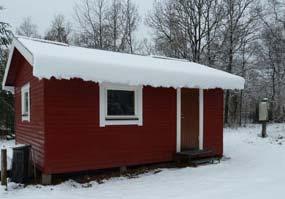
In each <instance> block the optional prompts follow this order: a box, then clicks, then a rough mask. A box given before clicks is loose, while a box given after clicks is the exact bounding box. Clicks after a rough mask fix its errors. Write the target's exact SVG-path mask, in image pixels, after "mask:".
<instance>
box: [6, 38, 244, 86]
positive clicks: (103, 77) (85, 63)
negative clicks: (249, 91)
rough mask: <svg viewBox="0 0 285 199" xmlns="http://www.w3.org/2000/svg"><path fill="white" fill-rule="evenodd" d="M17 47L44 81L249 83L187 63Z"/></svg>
mask: <svg viewBox="0 0 285 199" xmlns="http://www.w3.org/2000/svg"><path fill="white" fill-rule="evenodd" d="M14 47H15V48H17V49H18V50H19V51H20V53H21V54H22V55H23V56H24V57H25V58H26V59H27V61H28V62H29V63H30V64H31V65H32V66H33V75H34V76H35V77H38V78H40V79H41V78H46V79H50V78H51V77H55V78H57V79H71V78H82V79H83V80H85V81H94V82H99V83H101V82H110V83H119V84H128V85H150V86H154V87H174V88H182V87H188V88H202V89H208V88H222V89H243V88H244V82H245V80H244V79H243V78H242V77H239V76H236V75H232V74H229V73H226V72H224V71H220V70H217V69H213V68H210V67H207V66H204V65H201V64H197V63H194V62H188V61H185V60H182V61H180V60H177V59H168V58H165V57H154V56H141V55H132V54H125V53H118V52H110V51H104V50H97V49H89V48H82V47H75V46H69V45H66V44H62V43H58V42H50V41H45V40H38V39H32V38H24V37H18V38H16V39H14V42H13V47H12V48H13V49H14ZM12 51H13V50H12ZM12 53H13V52H11V54H12ZM11 54H10V59H11V56H12V55H11ZM10 61H11V60H10ZM10 61H9V62H8V67H6V71H5V76H4V81H3V85H4V86H5V81H6V78H7V74H8V70H9V64H10Z"/></svg>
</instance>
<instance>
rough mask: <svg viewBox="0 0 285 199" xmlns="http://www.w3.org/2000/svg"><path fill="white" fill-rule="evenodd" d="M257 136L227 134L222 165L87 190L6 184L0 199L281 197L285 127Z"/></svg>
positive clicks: (254, 129) (251, 131)
mask: <svg viewBox="0 0 285 199" xmlns="http://www.w3.org/2000/svg"><path fill="white" fill-rule="evenodd" d="M260 131H261V129H260V128H259V126H251V127H247V128H239V129H226V130H225V136H224V138H225V139H224V145H225V155H226V156H228V157H231V159H230V160H227V161H222V162H221V164H217V165H208V166H201V167H198V168H183V169H163V171H162V172H160V173H157V174H151V173H149V174H143V175H141V176H140V177H139V178H133V179H126V178H113V179H111V180H108V181H106V182H105V183H103V184H97V183H96V182H91V185H92V186H91V187H88V188H84V187H83V186H84V185H81V184H78V183H76V182H73V181H67V182H65V183H62V184H60V185H57V186H46V187H43V186H28V187H26V188H17V189H16V188H15V185H14V184H11V183H10V185H9V191H8V192H5V191H4V188H3V187H1V188H0V198H9V199H13V198H21V199H30V198H37V199H44V198H60V199H65V198H66V199H75V198H76V199H77V198H87V199H88V198H92V199H93V198H104V199H108V198H116V199H117V198H124V199H129V198H131V199H140V198H141V199H145V198H163V199H168V198H169V199H170V198H171V199H172V198H177V199H180V198H181V199H182V198H185V199H186V198H193V199H208V198H211V199H255V198H258V199H268V198H284V195H285V192H284V187H285V172H284V170H285V124H274V125H270V126H269V128H268V132H269V134H270V136H269V137H268V138H266V139H262V138H260V137H258V136H257V134H258V133H260Z"/></svg>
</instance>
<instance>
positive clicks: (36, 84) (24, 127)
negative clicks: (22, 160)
mask: <svg viewBox="0 0 285 199" xmlns="http://www.w3.org/2000/svg"><path fill="white" fill-rule="evenodd" d="M16 66H17V67H16ZM19 66H20V67H19ZM11 68H12V69H13V70H14V72H15V73H16V75H13V76H14V77H13V81H14V85H15V95H14V97H15V131H16V142H17V143H23V144H30V145H32V152H33V158H34V160H35V162H36V164H37V166H38V167H39V168H43V165H44V109H43V108H44V106H43V103H44V83H43V81H40V80H38V79H37V78H35V77H33V76H32V67H31V65H30V64H28V62H26V61H25V59H24V57H22V56H21V55H20V53H19V52H18V51H16V52H15V54H14V57H13V61H12V63H11ZM11 77H12V76H10V78H11ZM28 82H30V97H31V110H30V111H31V117H30V122H26V121H23V122H22V116H21V115H22V113H21V87H22V86H23V85H25V84H26V83H28Z"/></svg>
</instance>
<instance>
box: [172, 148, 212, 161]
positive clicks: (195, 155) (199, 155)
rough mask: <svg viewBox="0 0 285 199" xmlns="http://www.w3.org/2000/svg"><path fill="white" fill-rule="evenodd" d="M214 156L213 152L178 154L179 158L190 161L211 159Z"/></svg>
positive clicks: (185, 152) (199, 151)
mask: <svg viewBox="0 0 285 199" xmlns="http://www.w3.org/2000/svg"><path fill="white" fill-rule="evenodd" d="M213 156H214V153H213V152H212V151H211V150H185V151H181V152H178V153H176V157H177V158H182V159H189V160H195V159H201V158H209V157H213Z"/></svg>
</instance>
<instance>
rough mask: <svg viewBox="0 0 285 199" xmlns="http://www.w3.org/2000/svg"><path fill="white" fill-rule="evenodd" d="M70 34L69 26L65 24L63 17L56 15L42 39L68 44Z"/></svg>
mask: <svg viewBox="0 0 285 199" xmlns="http://www.w3.org/2000/svg"><path fill="white" fill-rule="evenodd" d="M70 34H71V24H70V23H69V22H66V20H65V18H64V16H63V15H56V16H55V17H54V19H53V21H52V23H51V27H50V28H49V30H48V31H47V32H46V35H45V37H44V38H45V39H47V40H51V41H57V42H63V43H69V41H70V39H69V37H70Z"/></svg>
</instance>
